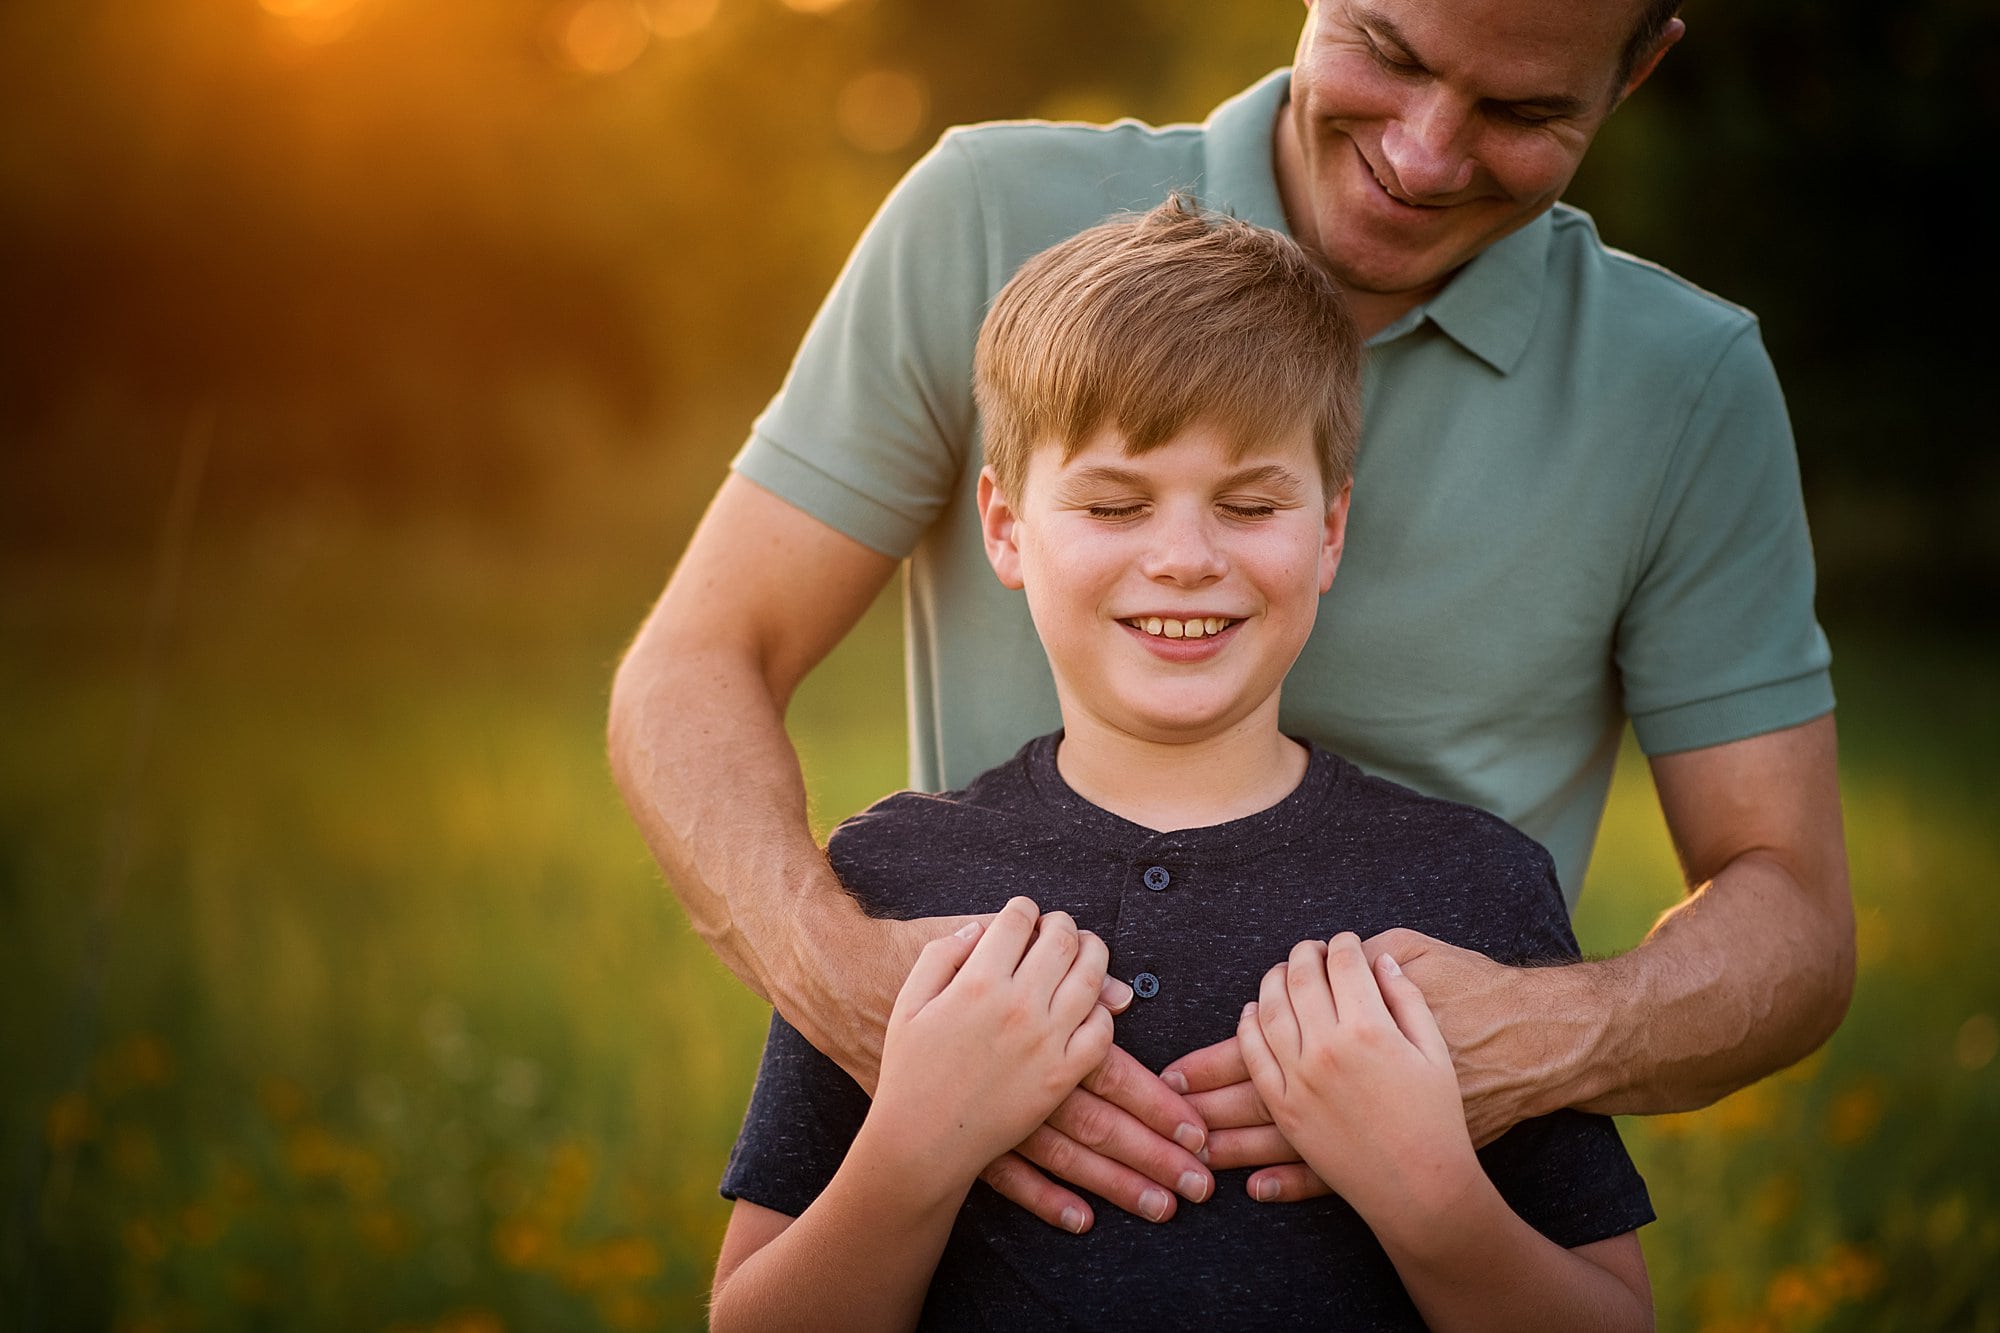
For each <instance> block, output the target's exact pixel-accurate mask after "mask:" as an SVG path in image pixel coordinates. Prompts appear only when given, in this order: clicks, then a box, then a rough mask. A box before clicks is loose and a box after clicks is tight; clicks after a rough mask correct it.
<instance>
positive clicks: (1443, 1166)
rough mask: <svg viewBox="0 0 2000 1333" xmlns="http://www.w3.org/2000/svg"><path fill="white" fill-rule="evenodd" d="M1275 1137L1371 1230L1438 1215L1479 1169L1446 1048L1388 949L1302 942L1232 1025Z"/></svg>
mask: <svg viewBox="0 0 2000 1333" xmlns="http://www.w3.org/2000/svg"><path fill="white" fill-rule="evenodd" d="M1237 1040H1238V1042H1239V1043H1240V1044H1241V1047H1242V1051H1243V1062H1244V1064H1245V1066H1246V1067H1247V1068H1248V1070H1249V1073H1250V1079H1251V1081H1252V1083H1253V1084H1254V1085H1255V1087H1256V1091H1257V1094H1258V1096H1259V1097H1260V1098H1261V1099H1262V1101H1263V1103H1264V1105H1265V1106H1266V1107H1268V1108H1269V1109H1270V1112H1271V1116H1272V1119H1273V1120H1274V1121H1275V1123H1276V1124H1277V1127H1278V1129H1279V1130H1280V1131H1281V1132H1282V1133H1283V1134H1284V1136H1285V1138H1286V1139H1287V1140H1289V1141H1290V1142H1291V1144H1292V1145H1293V1146H1294V1147H1295V1148H1297V1149H1298V1150H1299V1152H1300V1154H1301V1155H1302V1156H1303V1157H1304V1158H1305V1160H1306V1162H1307V1164H1308V1165H1310V1166H1311V1167H1312V1168H1313V1169H1314V1170H1315V1171H1316V1172H1318V1174H1319V1175H1320V1177H1321V1178H1322V1179H1323V1180H1325V1182H1326V1183H1327V1184H1328V1185H1330V1186H1331V1187H1332V1188H1333V1189H1334V1190H1336V1191H1337V1192H1339V1193H1340V1195H1341V1196H1342V1197H1343V1198H1345V1199H1346V1200H1347V1201H1348V1202H1349V1203H1351V1204H1353V1205H1354V1208H1355V1210H1356V1211H1358V1212H1359V1213H1360V1214H1361V1215H1362V1217H1364V1218H1365V1219H1367V1221H1368V1222H1369V1224H1370V1225H1371V1226H1373V1227H1375V1228H1376V1229H1377V1230H1378V1231H1380V1230H1382V1229H1383V1228H1384V1227H1391V1226H1394V1225H1395V1224H1396V1223H1398V1222H1399V1221H1402V1220H1404V1219H1408V1218H1420V1217H1425V1216H1436V1215H1437V1214H1438V1213H1439V1212H1441V1211H1442V1210H1444V1209H1446V1208H1449V1207H1450V1206H1451V1204H1452V1203H1453V1202H1454V1201H1455V1200H1457V1199H1459V1198H1460V1197H1462V1196H1463V1195H1464V1193H1465V1191H1466V1190H1467V1189H1468V1188H1470V1187H1471V1186H1472V1185H1473V1184H1475V1183H1476V1182H1477V1180H1478V1178H1479V1175H1480V1167H1479V1163H1478V1159H1477V1158H1476V1157H1474V1155H1473V1151H1472V1139H1471V1137H1470V1136H1469V1135H1468V1133H1467V1131H1466V1127H1465V1112H1464V1109H1463V1107H1462V1105H1461V1103H1460V1101H1459V1095H1458V1080H1457V1078H1456V1076H1455V1075H1454V1073H1453V1071H1452V1064H1451V1052H1450V1050H1449V1049H1448V1048H1447V1047H1446V1046H1445V1042H1444V1037H1443V1036H1442V1035H1441V1034H1440V1033H1439V1032H1438V1026H1437V1022H1436V1020H1435V1019H1433V1018H1432V1017H1431V1012H1430V1008H1429V1006H1427V1005H1426V1004H1425V1003H1424V997H1423V993H1422V992H1421V991H1419V990H1418V989H1417V987H1416V985H1415V983H1414V982H1412V981H1411V980H1410V979H1409V978H1408V977H1407V976H1405V975H1403V972H1402V970H1401V968H1399V967H1398V966H1397V965H1396V961H1395V958H1394V957H1393V956H1391V955H1386V954H1385V955H1382V956H1381V957H1380V958H1378V959H1377V962H1376V965H1375V966H1374V967H1372V968H1371V966H1370V965H1369V961H1368V958H1367V955H1366V954H1365V953H1363V951H1362V948H1361V941H1360V939H1359V938H1357V937H1356V936H1354V935H1353V934H1351V933H1344V934H1340V935H1336V936H1334V937H1333V939H1332V940H1330V941H1328V942H1327V943H1325V944H1321V943H1320V942H1319V941H1317V940H1305V941H1302V942H1301V943H1300V944H1298V945H1297V946H1296V947H1294V948H1293V950H1292V954H1291V958H1290V959H1289V960H1288V961H1287V962H1284V963H1280V964H1279V965H1278V966H1276V967H1274V968H1272V969H1271V970H1270V971H1269V972H1268V973H1266V974H1265V976H1264V983H1263V986H1262V988H1261V990H1260V992H1259V995H1258V999H1257V1000H1256V1001H1255V1002H1253V1003H1252V1004H1249V1005H1246V1006H1245V1007H1244V1010H1243V1017H1242V1020H1241V1021H1240V1022H1239V1023H1238V1025H1237Z"/></svg>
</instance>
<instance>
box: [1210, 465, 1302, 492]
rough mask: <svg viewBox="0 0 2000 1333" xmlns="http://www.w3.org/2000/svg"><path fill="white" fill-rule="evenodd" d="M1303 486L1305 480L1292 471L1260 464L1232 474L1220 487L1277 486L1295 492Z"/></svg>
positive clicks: (1277, 466)
mask: <svg viewBox="0 0 2000 1333" xmlns="http://www.w3.org/2000/svg"><path fill="white" fill-rule="evenodd" d="M1303 485H1305V478H1304V477H1302V476H1300V475H1299V474H1298V473H1296V472H1294V471H1292V469H1290V468H1288V467H1285V466H1283V465H1282V464H1278V463H1261V464H1259V465H1258V466H1256V467H1246V468H1244V469H1243V470H1242V471H1240V472H1232V473H1230V474H1229V475H1228V476H1227V477H1224V478H1223V479H1222V486H1221V487H1219V488H1218V489H1227V488H1228V487H1231V486H1278V487H1282V488H1286V489H1291V490H1296V489H1298V488H1299V487H1301V486H1303Z"/></svg>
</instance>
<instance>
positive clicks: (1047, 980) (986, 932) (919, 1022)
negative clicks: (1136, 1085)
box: [869, 898, 1112, 1184]
mask: <svg viewBox="0 0 2000 1333" xmlns="http://www.w3.org/2000/svg"><path fill="white" fill-rule="evenodd" d="M1109 957H1110V955H1109V952H1108V951H1107V950H1106V948H1105V946H1104V942H1103V941H1102V940H1100V939H1098V938H1097V936H1095V935H1092V934H1090V933H1089V932H1087V931H1079V930H1078V929H1077V928H1076V923H1075V922H1074V921H1073V920H1071V918H1070V916H1069V914H1068V913H1066V912H1051V913H1049V914H1048V915H1047V916H1042V915H1041V914H1040V912H1039V911H1038V910H1037V908H1036V907H1035V904H1034V903H1033V902H1031V901H1029V900H1028V899H1026V898H1015V899H1013V900H1012V901H1011V902H1009V903H1008V904H1007V906H1006V907H1005V908H1003V909H1002V910H1001V912H1000V913H999V914H998V915H997V916H995V917H994V918H993V920H992V922H991V924H989V925H987V926H986V927H984V928H983V929H982V928H981V927H980V924H979V923H978V922H976V921H975V922H970V923H968V924H967V925H966V926H964V927H963V928H961V929H960V930H959V932H958V933H957V934H955V935H949V936H946V937H945V938H943V939H939V940H934V941H932V942H931V943H930V944H929V945H927V946H925V948H924V951H923V953H922V954H921V955H919V956H918V959H917V964H916V966H915V967H914V968H912V969H911V971H910V975H909V979H908V980H907V981H905V982H904V983H903V988H902V990H901V992H900V993H899V994H898V995H897V997H896V1005H895V1009H894V1011H893V1012H892V1013H891V1014H890V1016H889V1028H888V1032H887V1034H886V1035H885V1036H884V1038H883V1052H882V1075H881V1080H880V1082H879V1084H878V1086H877V1088H876V1091H875V1101H874V1106H873V1107H872V1108H871V1110H870V1112H869V1119H870V1120H871V1121H874V1122H876V1128H877V1129H878V1131H879V1132H881V1133H884V1134H890V1135H893V1136H894V1140H893V1141H895V1142H897V1143H898V1144H901V1145H905V1147H906V1151H907V1154H908V1155H909V1156H910V1157H912V1158H915V1159H918V1160H921V1161H923V1163H924V1167H925V1169H926V1170H932V1171H936V1172H939V1173H941V1178H948V1179H953V1180H956V1179H960V1178H962V1179H963V1180H964V1181H965V1182H966V1183H967V1184H970V1183H971V1181H972V1180H973V1178H974V1177H975V1176H976V1175H977V1174H978V1173H979V1171H980V1169H981V1168H982V1167H984V1166H986V1164H987V1163H989V1162H991V1161H992V1160H993V1159H994V1158H996V1157H998V1156H999V1155H1000V1154H1001V1153H1003V1152H1005V1151H1006V1150H1007V1149H1009V1148H1011V1147H1013V1146H1014V1145H1015V1144H1017V1143H1019V1142H1021V1141H1022V1140H1023V1139H1024V1138H1026V1137H1027V1136H1028V1133H1029V1131H1030V1130H1032V1129H1034V1128H1035V1127H1036V1126H1037V1125H1039V1124H1041V1123H1042V1121H1043V1120H1045V1119H1046V1118H1047V1117H1048V1114H1049V1112H1050V1111H1052V1110H1054V1109H1055V1107H1056V1105H1057V1103H1059V1102H1061V1101H1062V1100H1063V1098H1064V1097H1066V1096H1067V1095H1068V1094H1069V1092H1070V1091H1071V1089H1073V1088H1075V1087H1076V1085H1077V1082H1078V1080H1080V1079H1081V1078H1083V1076H1084V1075H1086V1074H1088V1073H1089V1072H1090V1071H1091V1070H1092V1069H1095V1068H1096V1067H1097V1066H1098V1065H1099V1064H1100V1063H1102V1062H1103V1060H1104V1057H1105V1055H1106V1053H1107V1052H1109V1051H1110V1049H1111V1029H1112V1024H1111V1014H1110V1011H1108V1010H1106V1009H1105V1008H1104V1007H1103V1006H1101V1005H1100V1004H1099V1003H1098V994H1099V991H1100V990H1101V989H1102V988H1103V985H1104V976H1105V967H1106V965H1107V963H1108V962H1109Z"/></svg>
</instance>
